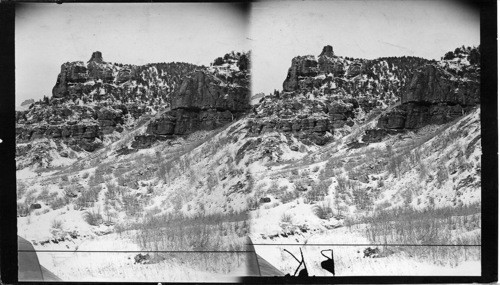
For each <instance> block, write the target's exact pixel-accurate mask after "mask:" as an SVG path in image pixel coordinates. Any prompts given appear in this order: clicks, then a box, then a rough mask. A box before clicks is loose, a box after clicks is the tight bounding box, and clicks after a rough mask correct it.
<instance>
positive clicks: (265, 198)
mask: <svg viewBox="0 0 500 285" xmlns="http://www.w3.org/2000/svg"><path fill="white" fill-rule="evenodd" d="M260 202H261V203H269V202H271V198H269V197H262V198H260Z"/></svg>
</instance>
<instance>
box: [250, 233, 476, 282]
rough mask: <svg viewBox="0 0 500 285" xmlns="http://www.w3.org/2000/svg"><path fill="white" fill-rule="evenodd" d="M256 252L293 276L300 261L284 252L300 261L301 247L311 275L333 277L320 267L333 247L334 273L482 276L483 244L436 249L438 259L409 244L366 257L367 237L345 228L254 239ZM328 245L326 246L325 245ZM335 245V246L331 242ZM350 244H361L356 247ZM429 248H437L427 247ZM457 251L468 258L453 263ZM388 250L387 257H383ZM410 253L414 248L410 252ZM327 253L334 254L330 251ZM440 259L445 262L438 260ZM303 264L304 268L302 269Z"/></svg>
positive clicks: (380, 247)
mask: <svg viewBox="0 0 500 285" xmlns="http://www.w3.org/2000/svg"><path fill="white" fill-rule="evenodd" d="M253 240H254V243H255V245H254V246H255V251H256V253H257V254H258V255H260V256H262V257H263V258H264V259H266V260H267V261H269V263H271V264H272V265H274V266H276V267H277V268H278V269H279V270H281V271H282V272H284V273H285V274H287V273H289V274H291V275H293V273H294V272H295V270H296V268H297V266H298V265H299V263H298V262H297V261H295V260H294V258H293V257H292V256H291V255H290V254H288V253H287V252H285V251H284V250H285V249H286V250H288V251H290V252H291V253H292V254H294V255H295V256H296V257H297V258H298V259H299V260H301V257H300V249H302V252H303V256H304V261H305V264H306V266H307V269H308V272H309V276H332V274H331V273H329V272H328V271H326V270H324V269H322V268H321V262H322V261H324V260H326V258H325V257H324V256H322V254H321V251H322V250H333V257H334V261H335V276H384V275H389V276H398V275H399V276H453V275H457V276H480V275H481V260H480V256H479V255H480V250H481V249H480V246H478V247H472V248H464V247H456V248H455V247H452V248H451V249H450V250H449V251H448V255H441V256H439V254H438V253H437V252H439V249H437V251H436V256H435V258H436V259H435V260H433V262H431V261H430V260H429V259H423V258H418V257H414V256H412V255H411V254H410V253H407V252H406V250H409V249H410V247H404V246H403V247H387V248H386V249H385V250H384V247H383V246H379V247H378V248H379V249H380V250H381V252H382V253H381V255H380V256H379V257H377V258H370V257H364V253H363V251H364V250H365V249H366V248H367V247H371V248H374V246H370V242H369V240H368V239H366V238H364V237H363V236H362V235H360V234H359V233H358V232H356V231H350V230H349V229H347V228H345V227H342V228H337V229H332V230H326V231H317V232H315V233H312V234H304V235H293V236H289V237H282V236H280V237H276V238H274V239H273V240H269V239H262V238H259V237H257V236H255V237H254V238H253ZM322 244H327V245H322ZM331 244H336V245H331ZM350 244H361V245H363V246H353V245H350ZM426 249H428V250H431V251H432V250H436V249H435V248H434V247H427V248H426ZM457 251H467V255H469V256H470V259H469V260H464V261H461V262H458V263H453V258H452V257H453V254H454V253H455V252H457ZM384 252H389V255H388V256H383V255H384ZM410 252H411V251H410ZM324 254H326V255H327V256H331V251H326V252H325V253H324ZM439 262H441V263H442V265H438V264H436V263H439ZM302 268H303V267H301V269H302Z"/></svg>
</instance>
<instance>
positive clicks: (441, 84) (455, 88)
mask: <svg viewBox="0 0 500 285" xmlns="http://www.w3.org/2000/svg"><path fill="white" fill-rule="evenodd" d="M474 51H477V49H474ZM471 53H472V54H475V52H472V50H468V49H463V50H460V52H458V53H457V54H456V56H453V57H451V58H450V57H448V59H446V60H442V61H441V62H439V63H435V64H426V65H424V66H422V67H420V68H418V69H417V70H416V71H415V72H414V74H413V77H412V79H411V81H410V82H409V83H408V84H407V86H406V87H405V90H404V91H403V92H402V93H401V105H399V106H397V107H396V108H394V109H392V110H390V111H388V112H386V113H385V114H383V115H382V116H381V118H380V119H379V121H378V124H377V127H378V128H379V129H418V128H421V127H424V126H426V125H429V124H444V123H447V122H449V121H452V120H454V119H456V118H458V117H461V116H463V115H464V114H465V113H468V112H469V111H471V110H472V109H473V108H474V106H476V105H478V104H479V103H480V67H479V65H478V63H479V62H478V61H477V62H475V63H474V64H471V62H469V60H468V59H467V58H469V55H470V54H471ZM473 62H474V61H473ZM378 140H379V139H378V138H370V136H367V137H366V141H378Z"/></svg>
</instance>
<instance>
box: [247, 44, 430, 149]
mask: <svg viewBox="0 0 500 285" xmlns="http://www.w3.org/2000/svg"><path fill="white" fill-rule="evenodd" d="M422 62H423V63H428V62H430V61H427V60H424V59H420V58H413V57H408V58H407V57H404V58H383V59H376V60H364V59H352V58H345V57H339V56H336V55H335V53H334V52H333V47H332V46H325V47H324V48H323V50H322V52H321V53H320V55H319V56H318V58H316V57H315V56H312V55H308V56H298V57H295V58H293V59H292V63H291V67H290V68H289V70H288V74H287V77H286V79H285V80H284V82H283V92H275V94H270V95H267V96H264V98H262V99H261V100H260V104H259V105H257V106H255V107H254V114H253V115H252V116H251V117H252V118H251V126H250V127H251V130H253V132H254V133H255V134H260V133H262V132H269V131H280V132H285V133H290V134H291V135H294V136H295V137H297V138H299V139H300V140H301V141H303V142H305V143H315V144H319V145H322V144H325V143H327V142H328V141H330V140H331V139H333V137H334V134H335V132H340V133H343V132H346V131H348V129H349V128H350V127H352V126H353V125H354V124H355V123H356V122H361V121H362V120H363V119H364V116H365V114H367V113H369V112H371V111H372V110H373V109H376V108H383V106H386V105H392V104H394V103H395V102H397V101H398V99H399V98H398V95H399V94H400V92H401V91H402V90H403V89H404V86H406V84H407V83H408V82H409V81H410V79H411V76H410V75H411V73H412V72H413V71H414V70H415V69H416V68H417V67H418V66H419V63H422Z"/></svg>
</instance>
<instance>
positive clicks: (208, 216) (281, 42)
mask: <svg viewBox="0 0 500 285" xmlns="http://www.w3.org/2000/svg"><path fill="white" fill-rule="evenodd" d="M354 2H355V3H354V4H347V2H343V1H332V2H331V3H330V2H325V1H310V2H309V3H308V5H305V4H304V3H302V2H299V1H297V2H287V3H288V4H290V5H288V6H286V5H285V6H283V5H284V4H286V3H285V2H281V4H280V5H278V4H277V3H273V2H265V1H264V2H258V3H252V4H251V5H250V6H251V8H248V5H242V6H239V4H229V3H197V4H193V5H188V4H180V3H179V4H175V3H168V4H167V3H163V4H152V5H145V6H144V7H143V6H141V5H142V4H141V5H138V6H130V5H129V4H121V5H118V6H117V7H119V9H118V10H117V11H113V9H114V8H112V6H110V5H108V4H95V5H94V4H89V5H85V7H86V8H85V10H84V11H85V13H83V12H82V14H81V15H80V16H75V18H74V23H73V22H71V23H69V24H68V25H69V26H68V27H60V26H59V25H57V23H60V22H61V21H63V19H65V18H64V17H66V16H63V15H61V14H57V13H59V12H53V10H45V8H44V7H43V5H35V4H24V5H27V6H26V7H27V8H26V7H25V9H21V10H19V11H20V12H19V13H17V14H16V19H17V20H16V21H17V22H18V23H19V24H18V26H16V27H17V31H18V32H17V34H16V36H17V37H20V35H25V36H28V37H27V38H33V40H35V41H36V42H39V43H40V45H41V46H42V43H46V41H45V40H46V39H45V38H49V36H46V37H42V38H37V36H36V35H34V34H32V33H34V32H35V31H37V29H34V28H33V27H31V26H27V25H26V20H27V19H28V16H30V15H31V16H37V18H35V19H36V20H37V21H38V22H37V23H39V24H40V25H41V26H43V25H45V24H46V25H48V27H53V26H54V25H56V26H57V28H51V29H54V30H50V29H48V30H47V31H45V32H46V33H49V34H50V35H52V36H53V37H55V38H58V37H66V35H65V34H64V35H63V34H62V33H61V31H63V30H64V31H71V30H73V29H77V26H75V25H78V29H80V24H82V23H83V22H88V21H89V19H85V17H83V15H91V14H92V13H90V12H92V11H93V12H95V13H96V14H92V15H94V16H92V17H93V18H92V20H93V21H92V23H89V25H91V27H95V28H97V27H99V28H102V27H104V26H106V25H107V24H108V25H111V24H112V23H115V24H116V23H117V21H118V20H117V19H121V17H122V16H123V15H135V13H136V12H137V11H139V12H141V13H143V14H141V15H142V16H140V17H138V18H137V19H135V20H133V21H132V22H131V23H123V25H124V26H123V27H122V26H120V27H119V28H117V30H116V31H119V32H118V35H120V36H122V35H123V37H124V38H123V39H118V38H116V35H114V36H113V37H112V38H110V41H109V42H104V41H103V39H104V38H107V37H111V31H106V32H103V34H102V35H100V34H97V35H96V34H94V32H92V29H90V28H91V27H89V28H85V30H78V31H80V32H81V33H82V35H81V37H78V39H75V41H77V42H79V41H81V46H79V47H78V48H75V49H74V50H71V51H69V50H67V49H64V48H62V47H58V48H59V49H60V53H62V54H63V55H64V56H61V55H60V54H57V56H56V54H52V55H50V56H49V55H48V56H47V57H48V58H50V59H51V61H50V62H48V60H47V61H45V60H44V58H39V59H38V60H37V61H35V62H32V61H29V60H28V61H26V62H25V61H24V58H28V54H30V52H29V49H28V48H27V47H28V46H30V45H31V44H30V45H28V44H27V43H26V42H25V40H21V39H20V38H19V39H17V38H16V43H17V44H16V46H17V49H19V57H20V58H19V59H18V58H16V62H18V68H17V70H18V71H17V72H19V74H18V75H16V77H17V78H24V79H25V78H26V77H29V76H28V74H30V73H29V71H35V70H38V68H42V69H43V70H45V69H46V70H47V74H45V73H43V72H42V73H41V74H42V75H43V76H42V75H40V74H39V76H40V77H43V78H44V80H43V81H44V85H43V86H42V85H38V84H35V83H34V82H35V79H33V82H31V83H29V82H28V81H23V80H24V79H20V80H19V81H18V83H17V84H19V85H16V97H18V98H17V102H18V106H17V107H16V118H15V119H16V129H15V131H16V179H17V229H18V232H17V235H18V243H19V253H18V257H19V265H20V266H19V276H20V281H35V282H36V281H44V280H45V281H47V280H49V281H50V280H62V281H77V282H81V281H84V282H92V281H96V282H99V281H111V282H137V281H139V282H217V283H220V282H238V281H242V280H243V281H245V279H241V278H245V277H262V276H280V277H283V278H285V280H293V278H294V277H315V276H326V277H352V276H480V275H481V271H482V268H481V261H482V256H481V252H482V248H481V238H482V228H481V223H482V219H481V208H482V204H481V201H482V199H486V197H481V181H482V177H481V157H482V145H481V142H482V137H481V108H480V103H481V88H480V83H481V66H480V61H481V60H480V59H481V47H480V46H479V45H478V44H477V45H474V44H473V43H475V42H477V43H479V41H478V40H476V38H474V37H471V38H472V40H471V41H465V40H463V39H464V38H466V37H469V36H470V33H472V34H474V33H473V32H475V30H472V32H470V31H463V33H464V36H463V37H459V36H457V37H456V38H451V37H450V38H447V37H444V38H442V40H441V41H437V40H436V44H435V45H436V46H435V47H434V46H432V47H429V45H425V47H424V43H422V47H420V46H418V47H414V48H415V50H409V49H404V48H401V47H399V45H396V47H394V46H393V47H392V48H389V47H388V44H387V43H381V42H380V41H379V42H377V43H372V45H371V46H370V45H368V42H369V41H371V38H370V37H369V36H368V34H370V33H371V34H374V35H375V36H376V37H380V39H384V40H389V39H387V37H388V36H387V33H389V31H387V29H382V28H383V27H385V26H384V25H390V26H391V27H393V26H394V25H396V24H397V23H399V22H401V25H402V26H403V27H405V28H408V29H409V28H410V27H413V26H414V25H416V23H422V19H420V20H418V21H417V22H415V23H413V22H411V21H408V22H407V21H403V20H401V19H400V18H395V20H394V21H389V20H387V19H386V18H385V17H384V16H383V15H382V14H380V13H378V12H380V11H386V10H387V11H386V12H387V13H389V14H390V15H395V14H397V13H400V12H401V13H403V12H402V11H406V10H408V11H417V10H416V9H417V8H416V7H427V5H429V8H425V9H424V10H422V11H420V10H418V11H420V12H415V13H416V14H415V15H414V16H412V17H418V16H419V15H421V13H427V15H428V17H430V18H432V19H434V18H433V17H435V16H436V15H437V14H439V13H443V11H442V10H439V9H444V7H447V8H448V7H451V6H448V5H450V4H446V5H444V4H443V3H442V1H436V3H440V4H430V3H428V2H427V1H415V2H419V3H420V4H418V5H417V4H415V3H414V2H411V3H410V2H407V1H403V2H401V3H399V2H398V3H393V2H392V1H378V4H374V3H372V2H370V3H364V2H363V3H364V4H362V3H361V2H359V1H354ZM374 2H377V1H374ZM424 3H427V4H426V5H424ZM64 5H66V6H65V7H64V9H67V10H65V11H66V12H68V13H69V12H72V13H73V12H76V11H78V9H77V7H76V6H74V5H71V4H64ZM64 5H63V6H64ZM351 5H354V6H351ZM388 5H390V6H391V7H392V6H394V8H391V9H389V8H388V7H389V6H388ZM419 5H420V6H419ZM422 5H423V6H422ZM433 5H437V6H433ZM133 7H140V9H138V8H133ZM278 7H283V10H280V9H278ZM353 7H356V8H359V13H358V12H352V14H350V15H348V14H346V15H344V16H342V15H343V13H340V12H339V11H341V9H348V8H349V9H348V10H349V11H355V10H352V9H351V8H353ZM264 8H265V9H264ZM462 8H463V7H462ZM462 8H460V7H459V8H456V7H455V8H453V9H457V10H456V11H455V10H450V11H452V12H450V13H451V14H453V13H455V14H456V15H455V14H453V15H455V16H456V21H459V19H461V18H460V17H458V16H457V15H462V14H460V13H462V12H460V13H459V12H458V11H459V10H460V9H462ZM80 9H82V8H80ZM136 9H138V10H137V11H135V10H136ZM249 9H250V10H251V11H252V13H249V11H247V10H249ZM338 9H340V10H338ZM433 9H438V10H437V11H441V12H439V13H437V12H436V13H437V14H433V13H434V12H432V13H431V12H430V11H431V10H432V11H434V10H433ZM82 11H83V10H82ZM189 11H191V12H189ZM310 11H316V12H317V13H320V14H318V15H323V16H324V15H327V14H328V15H329V14H332V15H333V14H334V12H333V11H337V12H335V15H338V17H334V18H332V19H330V18H328V19H326V18H324V17H314V19H313V18H311V17H312V16H311V15H316V14H314V13H313V14H311V13H312V12H311V13H309V12H310ZM408 11H407V12H404V13H406V14H405V15H407V14H408V13H409V12H408ZM447 11H448V10H447ZM460 11H462V10H460ZM188 12H189V13H193V15H197V16H199V17H201V18H200V19H199V21H194V22H193V21H192V19H191V18H186V17H181V16H182V15H186V13H188ZM202 12H203V13H202ZM208 12H213V13H214V14H210V13H208ZM316 12H315V13H316ZM53 13H56V14H57V15H58V17H61V19H59V18H57V19H58V20H57V21H54V22H53V23H52V22H50V20H51V19H52V18H54V16H53V15H55V14H53ZM283 13H288V14H289V15H291V16H290V18H283V17H282V16H283ZM364 13H368V14H364ZM370 13H375V14H373V15H372V14H370ZM117 15H118V16H120V17H118V16H117ZM368 15H372V16H373V17H371V16H368ZM167 16H168V17H167ZM348 16H349V17H348ZM408 16H409V15H408ZM455 16H453V17H455ZM453 17H451V16H450V21H452V20H453V21H455V20H454V19H455V18H453ZM249 19H252V21H250V20H249ZM360 19H365V20H363V21H366V22H367V23H371V24H372V25H373V27H371V26H370V27H368V26H367V24H366V23H365V22H362V21H361V22H360V23H359V25H360V26H362V27H363V28H359V27H358V26H351V27H349V29H353V30H352V31H351V30H349V29H348V28H346V27H344V26H339V25H333V24H332V23H333V22H332V23H330V22H328V21H337V22H335V23H338V22H339V21H344V22H345V23H352V21H356V20H357V21H359V20H360ZM384 19H386V20H387V23H386V20H384ZM94 20H95V21H94ZM202 20H203V21H208V22H207V23H206V24H204V25H202V26H203V27H201V26H200V23H201V21H202ZM100 21H102V22H100ZM295 21H297V23H301V24H304V26H303V27H302V26H297V25H294V24H293V23H295ZM322 21H326V22H325V25H324V26H321V28H320V27H319V26H318V25H317V24H318V23H320V22H321V23H322ZM371 21H375V22H376V23H378V24H380V26H377V29H375V27H376V26H375V25H374V24H373V23H375V22H371ZM17 22H16V23H17ZM270 22H272V23H273V25H271V24H269V23H270ZM44 23H45V24H44ZM145 23H147V24H145ZM326 23H328V25H326ZM384 23H385V24H384ZM16 25H17V24H16ZM248 25H250V26H252V27H254V26H255V28H252V29H250V31H247V30H246V28H247V26H248ZM311 25H313V26H318V29H317V30H314V31H313V30H308V31H309V32H307V33H301V31H302V29H306V28H308V27H311ZM110 27H111V26H110ZM113 27H114V26H113ZM223 27H228V28H227V30H225V29H223ZM460 27H461V26H457V27H456V28H457V29H459V28H460ZM61 29H62V30H61ZM114 29H115V28H113V29H111V30H113V31H114ZM419 29H421V28H419ZM419 29H417V30H419ZM442 29H443V27H442V26H440V25H437V26H436V31H437V32H436V34H439V33H438V32H439V31H441V30H442ZM326 30H328V31H330V30H331V32H328V33H327V32H326ZM375 30H376V33H375ZM51 31H55V32H56V34H57V36H56V35H53V34H51V33H52V32H51ZM125 31H127V32H125ZM217 31H219V32H220V34H218V33H219V32H217ZM264 31H266V32H264ZM339 31H340V32H339ZM350 31H351V32H350ZM292 32H293V33H292ZM355 32H356V33H358V32H359V33H360V34H359V35H357V34H356V33H355ZM392 32H393V33H396V34H397V33H399V32H398V30H397V29H395V30H394V31H392ZM39 33H41V32H39ZM247 33H249V34H250V36H251V37H250V36H249V35H247ZM295 33H296V34H303V35H304V38H303V39H297V38H295V39H293V38H294V37H293V36H292V35H294V34H295ZM318 33H321V35H319V34H318ZM129 34H136V35H137V36H138V37H139V38H138V39H137V40H134V41H128V42H127V41H126V39H128V35H129ZM323 34H325V37H323V36H322V35H323ZM354 34H356V35H354ZM29 35H32V37H29ZM427 35H428V33H427V32H426V33H423V34H415V37H417V38H423V37H424V36H427ZM247 36H248V37H247ZM68 37H69V38H71V36H68ZM94 37H95V38H94ZM155 37H158V38H155ZM69 38H64V40H61V41H63V42H65V41H66V42H69ZM83 39H85V40H83ZM458 39H460V40H461V41H462V43H463V45H462V43H460V44H458V45H457V44H456V41H457V40H458ZM298 40H300V41H301V43H303V44H299V43H297V42H296V43H297V44H296V45H290V44H289V42H288V41H292V42H294V41H298ZM358 40H359V42H358ZM192 41H194V42H192ZM96 42H97V43H98V44H96ZM396 42H397V43H399V44H401V45H405V46H407V45H409V44H410V43H412V41H411V40H409V39H407V38H405V37H401V40H398V41H396ZM125 43H126V44H129V45H130V46H125ZM99 47H102V48H99ZM146 47H147V48H148V49H146ZM226 47H227V48H226ZM274 47H278V48H274ZM84 49H85V52H82V50H84ZM87 49H88V50H87ZM304 50H306V51H305V52H304ZM131 51H132V52H131ZM221 51H222V52H221ZM436 51H439V52H436ZM66 53H67V54H66ZM292 53H293V54H292ZM390 53H393V54H394V56H392V55H390ZM436 53H437V54H438V55H437V56H436V55H435V54H436ZM363 54H364V55H366V56H360V55H363ZM209 55H210V57H209V59H207V58H208V56H209ZM375 55H376V56H375ZM21 57H22V58H23V59H21ZM62 57H64V60H61V59H60V58H62ZM158 58H160V60H157V59H158ZM117 59H123V60H124V61H125V60H127V62H136V63H137V64H132V63H125V62H122V63H115V62H112V61H121V60H117ZM162 59H165V62H163V60H162ZM66 60H72V61H68V62H65V61H66ZM108 60H109V61H108ZM54 61H57V62H54ZM61 64H62V65H61ZM49 66H50V67H49ZM59 67H60V68H59ZM49 70H55V71H54V74H52V73H51V72H52V71H51V72H49ZM49 74H51V75H50V76H49ZM276 76H277V77H279V80H276V79H275V77H276ZM47 78H48V79H47ZM46 81H50V84H48V85H47V83H46ZM23 82H24V83H23ZM47 90H48V92H50V90H51V92H52V94H51V95H50V96H47V95H45V96H44V95H43V94H49V93H45V92H46V91H47ZM26 94H29V96H26ZM21 265H22V266H21ZM286 278H292V279H286Z"/></svg>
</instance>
